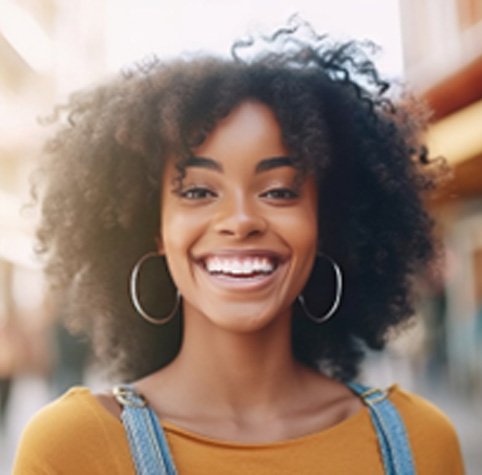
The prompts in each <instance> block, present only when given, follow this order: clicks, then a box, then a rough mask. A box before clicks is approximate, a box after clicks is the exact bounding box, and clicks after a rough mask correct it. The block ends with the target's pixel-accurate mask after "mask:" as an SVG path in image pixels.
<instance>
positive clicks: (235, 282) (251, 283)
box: [198, 264, 282, 291]
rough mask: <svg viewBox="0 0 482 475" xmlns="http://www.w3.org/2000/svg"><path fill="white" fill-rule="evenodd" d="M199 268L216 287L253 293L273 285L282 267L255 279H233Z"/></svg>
mask: <svg viewBox="0 0 482 475" xmlns="http://www.w3.org/2000/svg"><path fill="white" fill-rule="evenodd" d="M198 267H199V268H200V269H201V271H202V274H203V275H204V276H206V277H207V278H208V279H209V281H210V282H211V283H212V284H214V285H215V286H216V287H219V288H222V289H226V290H230V289H232V290H237V291H240V290H246V291H248V290H249V291H253V290H261V289H263V288H264V287H266V286H268V285H269V284H271V283H272V282H273V280H274V279H275V278H276V276H277V274H278V273H279V272H280V268H281V267H282V265H281V264H280V265H278V266H277V267H276V269H275V270H274V271H273V272H272V273H271V274H260V275H257V276H254V277H232V276H228V275H223V274H210V273H209V272H208V271H207V270H206V269H205V268H204V267H203V266H201V265H198Z"/></svg>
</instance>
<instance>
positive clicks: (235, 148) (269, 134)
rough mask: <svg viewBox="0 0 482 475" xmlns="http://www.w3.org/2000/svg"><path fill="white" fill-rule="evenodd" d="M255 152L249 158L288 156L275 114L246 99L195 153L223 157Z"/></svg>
mask: <svg viewBox="0 0 482 475" xmlns="http://www.w3.org/2000/svg"><path fill="white" fill-rule="evenodd" d="M236 152H240V153H242V152H244V153H247V152H252V153H250V155H251V154H252V155H256V154H259V155H260V157H261V156H263V155H265V154H268V155H270V154H275V155H285V154H287V153H288V150H287V148H286V146H285V145H284V143H283V140H282V132H281V127H280V125H279V123H278V120H277V119H276V117H275V115H274V113H273V111H272V110H271V109H270V108H269V107H268V106H267V105H265V104H263V103H261V102H258V101H255V100H245V101H243V102H241V103H240V104H239V105H238V106H236V107H235V108H234V109H233V110H232V111H231V112H230V113H229V114H228V115H227V116H226V117H225V118H223V119H221V120H220V121H219V122H218V123H217V124H216V126H215V127H214V128H213V130H212V131H211V132H210V133H209V134H208V136H207V137H206V139H205V140H204V142H203V143H202V144H201V145H199V146H198V147H196V148H195V149H194V150H193V153H194V154H195V155H200V156H204V155H206V154H207V155H208V156H210V154H211V155H213V154H214V155H219V156H220V157H223V156H227V155H228V156H229V155H233V154H236Z"/></svg>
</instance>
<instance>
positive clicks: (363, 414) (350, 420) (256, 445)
mask: <svg viewBox="0 0 482 475" xmlns="http://www.w3.org/2000/svg"><path fill="white" fill-rule="evenodd" d="M395 388H396V385H393V386H391V387H390V388H389V389H388V392H389V393H392V390H393V389H395ZM76 389H77V390H79V389H80V390H82V389H83V390H84V391H85V393H86V394H87V395H88V397H89V399H90V400H91V402H93V403H94V404H95V405H96V406H97V408H99V409H100V410H101V411H102V414H104V415H106V417H108V418H110V419H112V420H114V421H115V422H116V424H118V427H119V428H123V424H122V420H121V419H119V418H117V417H116V416H115V415H114V414H112V413H111V412H110V411H108V410H107V409H106V408H105V407H104V406H103V405H102V404H101V402H100V401H99V400H98V399H97V398H96V397H95V395H94V393H93V392H92V391H91V390H90V388H88V387H77V388H72V389H71V390H70V391H73V390H76ZM70 391H69V392H70ZM157 417H158V416H157ZM363 418H365V419H366V420H367V421H369V420H370V416H369V409H368V407H367V406H366V405H365V404H364V405H363V406H362V407H361V408H360V409H359V410H358V411H356V412H355V413H353V414H351V415H350V416H348V417H347V418H345V419H343V420H342V421H340V422H338V423H336V424H334V425H332V426H330V427H327V428H324V429H321V430H319V431H316V432H309V433H306V434H303V435H300V436H297V437H290V438H286V439H280V440H273V441H265V442H240V441H236V440H229V439H219V438H216V437H210V436H208V435H205V434H201V433H199V432H195V431H192V430H189V429H186V428H184V427H180V426H178V425H177V424H175V423H173V422H170V421H169V420H166V419H162V418H159V417H158V420H159V423H160V425H161V427H162V428H163V430H164V431H165V432H166V433H171V434H175V435H178V436H181V437H185V438H188V439H191V440H193V441H197V442H200V443H203V444H205V445H212V446H218V447H225V448H236V449H267V448H274V447H283V446H289V445H298V444H301V443H305V442H308V441H310V440H314V439H317V438H321V437H332V435H333V432H336V431H342V430H345V429H346V428H347V427H348V428H349V427H350V426H351V425H354V424H356V423H357V422H358V420H359V419H363Z"/></svg>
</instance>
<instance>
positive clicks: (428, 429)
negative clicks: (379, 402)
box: [390, 385, 464, 475]
mask: <svg viewBox="0 0 482 475" xmlns="http://www.w3.org/2000/svg"><path fill="white" fill-rule="evenodd" d="M390 400H391V401H392V402H393V404H394V405H395V406H396V407H397V409H398V411H399V413H400V415H401V417H402V419H403V421H404V423H405V427H406V429H407V433H408V438H409V441H410V446H411V448H412V451H413V455H414V458H415V463H416V466H417V468H418V472H419V473H420V474H422V475H423V474H430V473H437V474H450V475H459V474H460V475H461V474H463V473H464V470H463V463H462V456H461V451H460V444H459V441H458V437H457V434H456V431H455V428H454V426H453V424H452V422H451V421H450V419H449V418H448V417H447V416H446V415H445V414H444V412H442V411H441V410H440V409H439V408H438V407H437V406H435V405H434V404H432V403H431V402H429V401H427V400H426V399H424V398H422V397H420V396H418V395H416V394H413V393H411V392H408V391H404V390H402V389H400V388H399V387H398V386H396V385H395V386H393V387H391V388H390Z"/></svg>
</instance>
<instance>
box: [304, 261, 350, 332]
mask: <svg viewBox="0 0 482 475" xmlns="http://www.w3.org/2000/svg"><path fill="white" fill-rule="evenodd" d="M320 256H323V257H325V258H326V259H327V260H328V261H330V263H331V265H332V267H333V270H334V272H335V282H336V291H335V299H334V300H333V304H332V305H331V307H330V309H329V310H328V312H326V313H325V314H324V315H320V316H319V317H318V316H316V315H314V314H313V313H311V312H310V310H309V309H308V306H307V305H306V302H305V298H304V297H303V294H300V295H298V301H299V303H300V305H301V308H302V309H303V312H305V315H306V316H307V317H308V318H309V319H310V320H313V321H314V322H315V323H325V322H326V321H327V320H329V319H330V318H331V317H332V316H333V314H334V313H335V312H336V311H337V310H338V307H339V306H340V302H341V294H342V290H343V277H342V273H341V269H340V266H339V265H338V264H337V263H336V262H335V261H334V260H333V259H332V258H331V257H329V256H327V255H325V254H321V255H317V257H320Z"/></svg>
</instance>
